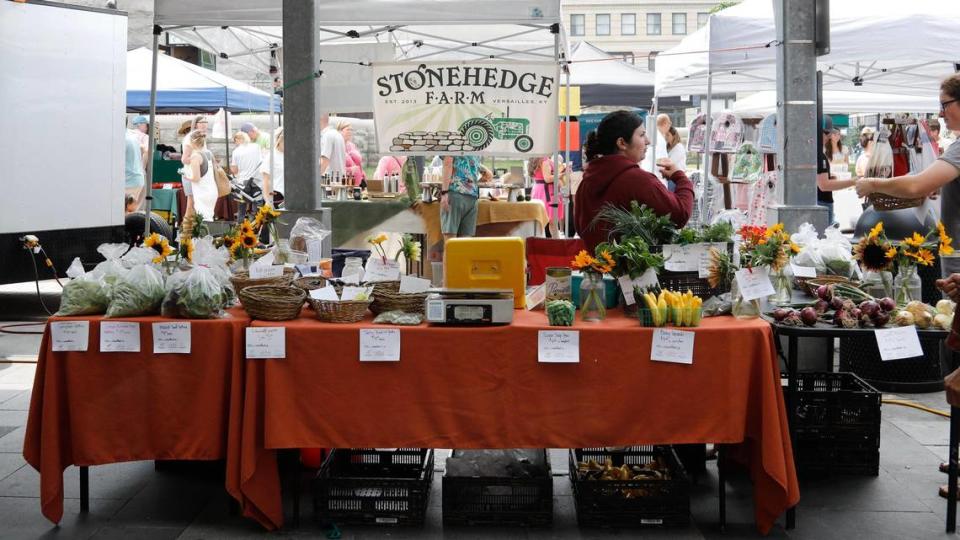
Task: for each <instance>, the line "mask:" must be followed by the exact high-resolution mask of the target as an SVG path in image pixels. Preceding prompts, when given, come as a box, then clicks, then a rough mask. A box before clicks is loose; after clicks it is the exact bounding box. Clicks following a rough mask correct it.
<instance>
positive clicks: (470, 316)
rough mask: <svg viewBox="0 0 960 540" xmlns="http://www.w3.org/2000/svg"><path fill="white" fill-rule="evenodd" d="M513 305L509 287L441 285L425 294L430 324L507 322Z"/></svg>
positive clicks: (511, 316)
mask: <svg viewBox="0 0 960 540" xmlns="http://www.w3.org/2000/svg"><path fill="white" fill-rule="evenodd" d="M513 309H514V308H513V291H512V290H509V289H441V290H439V291H437V292H434V293H431V294H430V295H429V296H427V322H428V323H431V324H454V325H488V324H510V323H511V322H513Z"/></svg>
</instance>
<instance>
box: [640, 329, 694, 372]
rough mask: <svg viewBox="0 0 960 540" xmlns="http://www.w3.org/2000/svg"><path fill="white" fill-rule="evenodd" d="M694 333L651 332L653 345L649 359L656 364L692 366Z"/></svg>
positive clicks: (661, 330)
mask: <svg viewBox="0 0 960 540" xmlns="http://www.w3.org/2000/svg"><path fill="white" fill-rule="evenodd" d="M696 336H697V334H696V333H695V332H686V331H683V330H668V329H666V328H656V329H654V330H653V345H652V347H651V348H650V359H651V360H656V361H657V362H672V363H675V364H693V340H694V338H696Z"/></svg>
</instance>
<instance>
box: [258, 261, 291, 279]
mask: <svg viewBox="0 0 960 540" xmlns="http://www.w3.org/2000/svg"><path fill="white" fill-rule="evenodd" d="M281 276H283V266H280V265H272V264H271V265H266V264H253V265H250V279H264V278H274V277H281Z"/></svg>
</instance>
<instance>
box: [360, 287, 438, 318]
mask: <svg viewBox="0 0 960 540" xmlns="http://www.w3.org/2000/svg"><path fill="white" fill-rule="evenodd" d="M427 294H429V293H425V292H424V293H413V294H401V293H400V292H399V291H398V292H392V291H386V290H382V291H380V292H377V291H376V290H374V292H373V303H371V304H370V311H372V312H374V313H375V314H377V315H379V314H381V313H384V312H386V311H403V312H404V313H419V314H420V315H423V314H425V313H426V310H425V307H424V306H425V303H426V300H427Z"/></svg>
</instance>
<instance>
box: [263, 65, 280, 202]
mask: <svg viewBox="0 0 960 540" xmlns="http://www.w3.org/2000/svg"><path fill="white" fill-rule="evenodd" d="M267 74H268V75H270V71H269V70H267ZM272 77H273V76H272V75H271V79H270V80H271V81H272V80H273V78H272ZM274 96H276V93H275V92H274V89H273V88H272V87H271V88H270V189H271V190H272V189H273V179H274V176H273V155H274V152H276V150H277V149H276V142H275V141H274V137H275V136H276V135H275V133H274V132H275V131H276V128H275V127H274V126H275V124H276V118H275V117H274V114H273V100H274ZM263 195H264V198H266V196H267V195H270V196H271V197H272V196H273V193H269V194H267V193H264V194H263Z"/></svg>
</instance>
